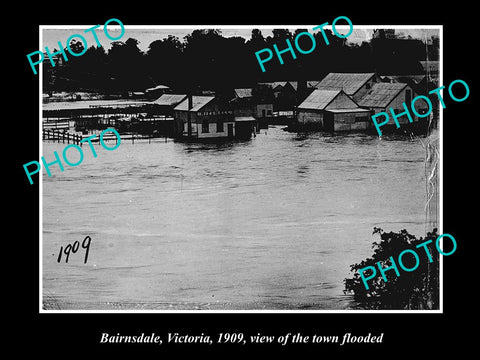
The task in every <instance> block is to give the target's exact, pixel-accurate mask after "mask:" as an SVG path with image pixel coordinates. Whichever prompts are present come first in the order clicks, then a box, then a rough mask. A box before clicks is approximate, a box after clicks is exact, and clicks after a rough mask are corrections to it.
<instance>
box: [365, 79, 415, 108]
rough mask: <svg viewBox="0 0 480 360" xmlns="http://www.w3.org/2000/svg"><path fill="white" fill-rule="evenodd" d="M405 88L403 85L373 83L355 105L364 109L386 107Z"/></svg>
mask: <svg viewBox="0 0 480 360" xmlns="http://www.w3.org/2000/svg"><path fill="white" fill-rule="evenodd" d="M406 86H408V85H407V84H404V83H375V84H373V86H372V88H371V89H370V90H369V91H368V92H367V93H366V94H365V96H363V97H362V98H361V99H360V100H358V101H357V103H358V105H360V106H365V107H387V106H388V104H390V103H391V102H392V100H393V99H395V97H396V96H397V95H398V94H399V93H400V91H402V90H403V89H404V88H405V87H406Z"/></svg>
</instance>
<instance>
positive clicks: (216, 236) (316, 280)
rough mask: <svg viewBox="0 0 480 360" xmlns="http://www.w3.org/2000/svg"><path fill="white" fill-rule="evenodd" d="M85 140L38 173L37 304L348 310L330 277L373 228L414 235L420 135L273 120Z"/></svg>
mask: <svg viewBox="0 0 480 360" xmlns="http://www.w3.org/2000/svg"><path fill="white" fill-rule="evenodd" d="M65 146H66V144H58V143H49V142H44V143H43V155H44V156H45V158H46V160H47V161H48V160H50V161H53V160H54V157H53V151H55V150H56V151H57V152H58V153H59V154H61V152H62V151H63V148H64V147H65ZM95 149H96V152H97V155H98V156H97V157H96V158H95V157H93V156H92V154H91V151H90V150H89V148H88V145H84V146H83V151H84V153H85V158H84V160H83V162H82V163H81V164H80V165H78V166H76V167H69V166H67V165H65V171H63V172H61V171H60V170H59V168H58V166H57V165H55V166H52V168H51V171H52V174H53V176H52V177H48V176H47V175H46V174H45V173H44V176H43V268H42V270H43V300H44V307H45V308H48V309H121V310H136V309H147V310H163V309H167V310H175V309H189V310H195V309H214V310H215V309H221V310H230V309H249V310H250V309H258V310H263V309H271V310H277V309H309V310H315V309H321V310H335V309H350V308H352V307H353V306H354V304H352V299H351V297H350V296H348V295H345V294H344V293H343V289H344V284H343V279H344V278H345V277H350V276H351V274H350V265H351V264H354V263H357V262H360V261H361V260H363V259H365V258H366V257H369V256H370V255H371V253H372V249H371V244H372V242H373V241H378V236H373V235H372V231H373V227H375V226H376V227H381V228H383V229H384V230H385V231H399V230H401V229H406V230H407V231H408V232H410V233H412V234H414V235H417V236H424V235H425V230H426V228H425V223H424V221H425V211H424V206H425V201H426V193H425V168H424V159H425V150H424V148H423V147H422V144H421V141H420V140H419V139H409V138H388V137H385V138H383V139H379V138H378V137H377V136H372V135H365V134H350V135H337V136H332V135H325V134H320V133H314V134H310V135H305V136H300V135H297V134H292V133H288V132H285V131H283V130H282V127H280V126H277V127H270V128H269V129H268V130H262V131H261V133H260V134H257V136H256V137H255V138H253V139H252V140H251V141H248V142H241V143H238V142H237V143H226V144H221V145H220V144H217V145H215V144H210V145H205V144H203V145H202V144H185V143H178V142H174V141H172V140H169V141H168V142H165V141H164V139H156V140H154V141H152V142H151V143H148V141H145V140H143V141H135V143H134V144H132V143H131V141H128V140H125V141H122V143H121V145H120V146H119V147H118V148H117V149H115V150H112V151H106V150H105V149H103V148H102V147H101V146H100V145H98V144H96V145H95ZM68 155H69V159H70V161H71V162H74V160H75V159H74V158H75V150H72V151H71V152H69V153H68ZM87 235H88V236H90V237H91V239H92V241H91V246H90V250H89V255H88V261H87V263H86V264H84V263H83V261H84V250H83V249H82V248H81V247H80V248H79V250H78V251H77V253H75V254H70V257H69V261H68V263H65V261H64V259H63V260H62V261H61V262H60V263H58V262H57V257H58V252H59V250H60V246H66V245H67V244H72V243H74V242H75V241H80V242H82V240H83V239H84V238H85V237H86V236H87Z"/></svg>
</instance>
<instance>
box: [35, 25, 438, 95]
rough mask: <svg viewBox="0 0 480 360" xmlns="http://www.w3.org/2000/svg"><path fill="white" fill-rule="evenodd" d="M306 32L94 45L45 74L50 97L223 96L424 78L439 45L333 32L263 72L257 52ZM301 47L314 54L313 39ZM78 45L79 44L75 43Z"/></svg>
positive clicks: (200, 34) (205, 34) (197, 33)
mask: <svg viewBox="0 0 480 360" xmlns="http://www.w3.org/2000/svg"><path fill="white" fill-rule="evenodd" d="M306 30H307V29H297V30H295V31H294V32H293V33H292V32H291V31H290V30H288V29H274V30H273V32H272V36H268V37H264V36H263V34H262V32H261V31H260V30H258V29H253V30H252V33H251V38H250V39H248V40H247V39H245V38H243V37H240V36H237V37H224V36H222V33H221V31H219V30H214V29H199V30H193V31H192V32H191V33H190V34H188V35H186V36H185V37H184V38H183V41H181V40H180V39H179V38H178V37H175V36H172V35H170V36H168V37H167V38H163V39H159V40H155V41H153V42H152V43H150V45H149V46H148V49H147V51H145V52H143V51H141V50H140V48H139V47H138V45H139V41H138V40H136V39H134V38H128V39H127V40H126V41H116V42H113V43H112V46H111V48H110V49H109V50H108V51H106V50H105V49H104V48H103V47H95V46H91V47H89V48H88V49H87V51H86V52H85V54H84V55H82V56H80V57H76V58H70V59H69V61H68V62H64V63H63V64H62V65H61V66H56V67H45V68H46V69H45V71H44V79H43V84H44V89H45V91H47V92H49V91H62V90H63V91H80V90H83V91H98V92H104V93H125V92H128V91H144V90H145V89H146V88H150V87H154V86H156V85H160V84H161V85H167V86H169V87H171V88H172V89H174V90H177V91H182V90H183V91H185V90H186V89H188V90H193V91H195V89H209V90H213V91H217V92H221V91H223V90H227V89H231V88H240V87H251V86H253V85H254V84H256V83H258V82H271V81H287V80H290V81H299V80H321V79H322V78H323V77H324V76H325V75H326V74H328V73H329V72H374V71H377V72H378V73H379V74H388V75H392V74H395V75H405V74H422V73H423V69H422V67H421V65H420V62H419V61H421V60H424V59H425V58H426V57H427V53H429V54H428V55H429V58H430V59H435V57H436V58H438V46H437V47H436V48H435V44H434V46H433V47H432V46H430V47H426V46H425V44H424V43H423V42H422V41H421V40H415V39H407V40H405V39H402V40H400V39H372V40H371V41H368V42H367V41H364V42H363V43H362V44H354V43H348V42H347V41H346V39H341V38H338V37H336V36H334V35H333V34H332V32H331V31H329V30H326V34H327V36H328V38H329V40H330V44H329V45H328V46H326V45H324V41H323V39H322V38H321V37H322V35H321V33H320V32H315V33H314V37H315V39H316V42H317V47H316V49H315V50H314V51H313V52H312V53H310V54H306V55H301V54H299V56H297V59H295V60H294V59H293V58H292V57H291V55H290V54H289V53H285V54H284V61H285V64H284V65H281V64H280V63H279V62H278V61H273V60H272V61H270V62H269V63H268V67H267V71H266V72H264V73H262V71H261V69H260V67H259V64H258V62H257V59H256V57H255V52H256V51H258V50H261V49H263V48H266V47H268V48H270V49H273V44H277V46H278V47H279V49H283V48H286V39H290V41H291V42H292V43H293V40H294V39H295V37H296V35H297V34H298V33H300V32H302V31H306ZM299 40H300V46H303V48H308V47H309V46H311V44H307V43H305V44H302V41H309V39H308V38H307V37H305V36H304V37H300V38H299ZM72 41H75V40H72ZM70 46H71V48H72V49H74V51H77V52H80V51H82V50H83V44H82V43H81V42H77V43H73V44H72V43H71V44H70Z"/></svg>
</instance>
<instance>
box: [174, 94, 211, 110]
mask: <svg viewBox="0 0 480 360" xmlns="http://www.w3.org/2000/svg"><path fill="white" fill-rule="evenodd" d="M213 99H215V96H203V95H201V96H200V95H195V96H192V102H193V106H192V108H191V109H190V111H199V110H200V109H201V108H203V107H204V106H205V105H207V104H208V103H209V102H210V101H212V100H213ZM174 110H179V111H187V110H188V99H185V100H183V101H182V102H181V103H180V104H178V105H177V106H176V107H175V108H174Z"/></svg>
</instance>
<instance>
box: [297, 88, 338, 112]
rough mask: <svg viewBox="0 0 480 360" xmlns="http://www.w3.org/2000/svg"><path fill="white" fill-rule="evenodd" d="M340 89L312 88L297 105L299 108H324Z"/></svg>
mask: <svg viewBox="0 0 480 360" xmlns="http://www.w3.org/2000/svg"><path fill="white" fill-rule="evenodd" d="M341 92H342V90H323V89H316V90H313V91H312V93H311V94H310V95H308V97H307V98H306V99H305V100H304V101H303V102H302V103H301V104H300V105H298V108H299V109H310V110H324V109H325V108H326V107H327V105H328V104H330V103H331V102H332V101H333V99H335V98H336V97H337V96H338V94H340V93H341Z"/></svg>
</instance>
